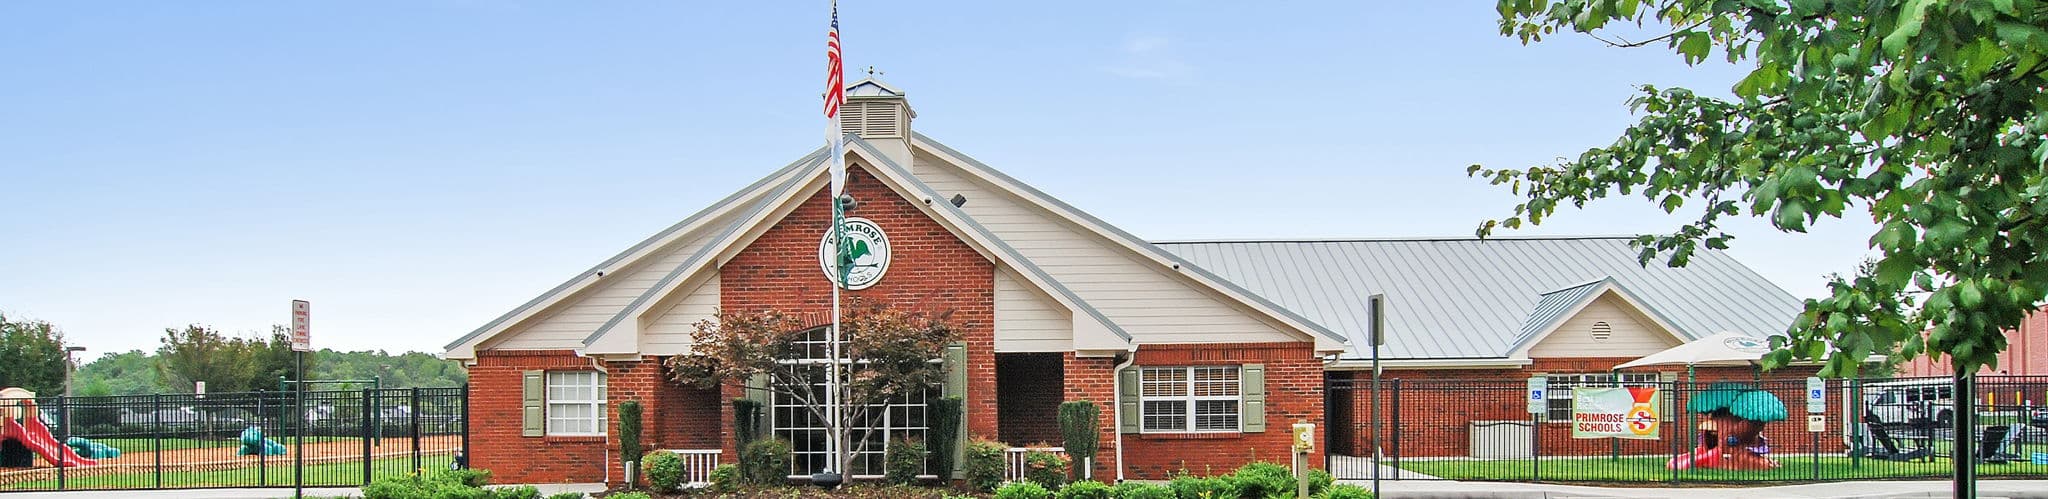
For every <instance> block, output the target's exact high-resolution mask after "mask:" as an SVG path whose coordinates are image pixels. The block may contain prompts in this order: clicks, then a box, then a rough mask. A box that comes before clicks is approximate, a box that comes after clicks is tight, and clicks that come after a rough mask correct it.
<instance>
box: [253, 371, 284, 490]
mask: <svg viewBox="0 0 2048 499" xmlns="http://www.w3.org/2000/svg"><path fill="white" fill-rule="evenodd" d="M256 427H258V428H261V427H263V392H256ZM264 434H265V435H269V434H270V433H264ZM278 438H283V437H278ZM264 450H268V449H264ZM267 454H270V453H269V452H257V453H256V485H257V486H264V485H270V462H269V461H270V460H269V458H270V456H268V455H267Z"/></svg>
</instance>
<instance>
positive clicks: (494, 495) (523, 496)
mask: <svg viewBox="0 0 2048 499" xmlns="http://www.w3.org/2000/svg"><path fill="white" fill-rule="evenodd" d="M491 499H540V489H538V488H535V487H534V486H532V485H521V486H518V487H499V488H496V489H491Z"/></svg>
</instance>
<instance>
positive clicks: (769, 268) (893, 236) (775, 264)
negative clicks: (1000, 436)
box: [718, 165, 997, 452]
mask: <svg viewBox="0 0 2048 499" xmlns="http://www.w3.org/2000/svg"><path fill="white" fill-rule="evenodd" d="M846 191H847V193H848V194H850V195H852V196H853V197H854V198H855V199H857V200H858V201H859V202H860V206H859V208H858V209H856V211H854V212H853V213H850V214H849V216H858V217H862V218H867V219H869V220H873V221H874V222H875V224H876V225H879V226H880V227H881V228H882V231H883V232H884V233H886V234H887V235H888V237H889V247H890V251H891V252H892V259H891V262H890V264H889V270H888V273H886V274H884V275H883V276H882V280H881V282H879V283H877V284H875V285H874V286H873V287H870V288H867V289H863V290H860V291H846V292H842V295H843V296H844V297H846V298H848V299H851V298H860V299H864V300H866V301H867V302H868V303H885V304H888V305H890V306H894V307H898V308H907V309H911V310H924V311H930V312H944V311H951V312H952V321H953V323H954V325H955V326H956V327H959V328H960V329H961V332H962V333H963V335H964V336H965V338H966V341H967V364H968V366H969V372H968V387H967V388H968V389H967V400H966V412H967V431H968V432H969V433H970V434H973V435H988V436H994V435H996V434H997V428H996V393H997V390H996V367H995V350H994V348H995V336H994V324H995V265H994V264H993V263H990V262H989V261H988V259H986V258H982V256H981V255H980V254H979V253H976V252H975V251H974V249H973V248H971V247H969V246H967V244H966V243H963V242H961V241H960V240H959V239H958V238H956V237H954V236H953V234H952V233H951V232H949V231H947V230H946V228H945V227H944V226H941V225H939V224H938V222H935V221H932V220H931V218H929V217H926V216H925V215H924V212H922V211H920V209H919V208H918V206H917V205H914V204H912V201H910V200H907V199H904V198H903V197H901V196H898V195H897V194H896V192H895V191H892V190H890V189H889V188H888V186H885V185H882V183H881V182H880V181H878V180H876V179H875V178H874V176H872V175H870V174H869V173H868V172H867V170H865V168H864V167H860V166H858V165H855V166H852V167H849V168H848V172H847V186H846ZM829 197H830V194H829V193H827V192H826V191H825V190H824V189H819V190H818V191H817V192H813V193H811V194H810V196H809V197H808V198H806V199H805V200H804V201H803V203H802V204H801V205H800V206H798V207H797V208H796V209H795V210H794V211H791V212H790V213H789V215H787V216H785V217H783V219H782V220H781V221H779V222H777V223H776V225H775V226H774V227H773V228H770V229H769V230H768V231H766V232H765V233H763V234H761V236H760V237H759V238H757V239H755V240H754V241H753V242H752V243H751V244H749V245H748V246H747V247H746V249H744V250H742V251H740V252H739V253H738V254H736V255H734V256H733V257H732V259H730V260H727V261H726V262H725V263H724V265H721V266H720V267H719V276H718V278H719V306H720V307H721V308H722V309H724V310H729V311H739V310H759V309H769V308H772V309H776V310H781V311H784V312H791V313H801V314H814V315H815V316H818V317H825V318H829V317H831V310H832V302H831V298H832V286H831V283H829V282H828V281H826V280H825V275H824V272H823V271H822V270H820V269H819V267H818V242H819V241H821V240H823V239H824V237H825V230H826V229H827V228H828V227H829V226H830V224H831V220H832V205H831V202H830V199H829ZM933 354H934V355H938V352H934V353H933ZM725 395H726V396H727V397H728V398H732V397H737V396H739V395H740V394H739V392H738V391H737V390H732V389H728V390H727V391H726V393H725ZM730 419H731V418H726V421H723V422H722V423H721V424H722V426H721V428H722V429H721V434H722V435H723V440H724V441H725V442H726V444H725V446H726V447H728V449H727V451H728V452H730V451H731V449H730V448H729V447H731V444H730V442H731V440H732V439H731V438H730V436H731V435H732V423H731V421H730Z"/></svg>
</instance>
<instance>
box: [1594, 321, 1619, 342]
mask: <svg viewBox="0 0 2048 499" xmlns="http://www.w3.org/2000/svg"><path fill="white" fill-rule="evenodd" d="M1613 337H1614V326H1609V325H1607V322H1606V321H1600V322H1595V323H1593V341H1607V339H1608V338H1613Z"/></svg>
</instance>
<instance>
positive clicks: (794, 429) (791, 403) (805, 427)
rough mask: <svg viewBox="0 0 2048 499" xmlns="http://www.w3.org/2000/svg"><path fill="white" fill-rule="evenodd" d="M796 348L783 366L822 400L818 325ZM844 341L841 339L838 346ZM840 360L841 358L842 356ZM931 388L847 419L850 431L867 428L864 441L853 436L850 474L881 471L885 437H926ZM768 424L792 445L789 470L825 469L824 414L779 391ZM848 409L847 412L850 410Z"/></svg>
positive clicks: (822, 349)
mask: <svg viewBox="0 0 2048 499" xmlns="http://www.w3.org/2000/svg"><path fill="white" fill-rule="evenodd" d="M794 343H795V347H796V348H795V349H794V350H793V351H792V352H791V354H790V357H791V358H786V359H783V360H782V364H783V366H784V368H785V369H789V370H791V372H793V373H794V374H795V375H796V377H798V378H800V379H803V380H805V382H806V384H807V385H808V386H809V388H810V390H809V392H810V393H809V394H810V397H811V398H812V399H813V400H817V401H820V402H821V405H822V401H824V400H825V371H826V367H827V365H828V363H829V362H828V360H827V359H830V358H831V355H830V354H829V353H828V352H827V351H826V350H827V349H826V347H827V346H828V345H827V343H826V341H825V329H824V328H818V329H815V330H812V331H811V332H810V333H808V334H807V335H806V336H805V338H804V339H803V340H801V341H797V342H794ZM844 346H845V343H844V341H841V347H842V348H843V347H844ZM841 362H842V363H843V362H844V361H841ZM931 396H932V394H931V393H929V392H927V393H915V394H911V395H909V396H904V397H898V398H896V399H894V400H890V401H889V402H888V403H885V404H877V405H875V406H872V407H869V408H867V409H865V411H866V412H867V418H866V419H865V420H864V421H850V422H849V423H850V424H851V425H852V426H853V427H854V428H855V429H854V432H853V436H854V437H855V438H859V437H860V436H861V433H862V432H863V429H869V428H871V429H872V430H873V431H868V432H867V433H868V435H867V438H866V441H865V444H863V442H860V441H856V442H854V443H853V444H852V446H851V448H849V449H848V451H850V452H852V453H853V456H852V457H853V465H852V467H851V470H852V473H851V474H852V475H853V476H856V477H866V476H881V475H882V471H883V470H882V456H883V455H884V452H885V451H886V447H887V445H888V442H891V441H894V440H896V439H901V438H911V439H917V440H923V439H924V438H925V429H926V425H927V423H926V420H925V400H926V399H928V398H930V397H931ZM771 398H772V399H773V400H772V402H773V405H772V407H770V413H769V416H770V426H771V427H772V428H773V429H774V432H775V436H777V437H781V438H782V439H783V440H785V441H788V442H789V444H790V454H791V455H790V460H789V473H790V474H791V475H810V474H812V473H817V472H820V471H824V470H825V469H826V468H827V467H829V466H828V463H829V462H830V461H831V457H830V455H829V454H828V453H827V449H828V447H827V446H826V439H827V438H828V436H829V435H830V433H828V431H827V428H826V424H825V419H824V418H821V417H819V416H818V415H817V414H816V413H813V412H812V411H811V407H810V406H809V405H807V404H805V403H804V401H802V400H799V399H797V398H796V397H794V396H791V395H789V394H785V393H782V392H781V391H776V392H774V396H773V397H771ZM849 412H851V411H849Z"/></svg>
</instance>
